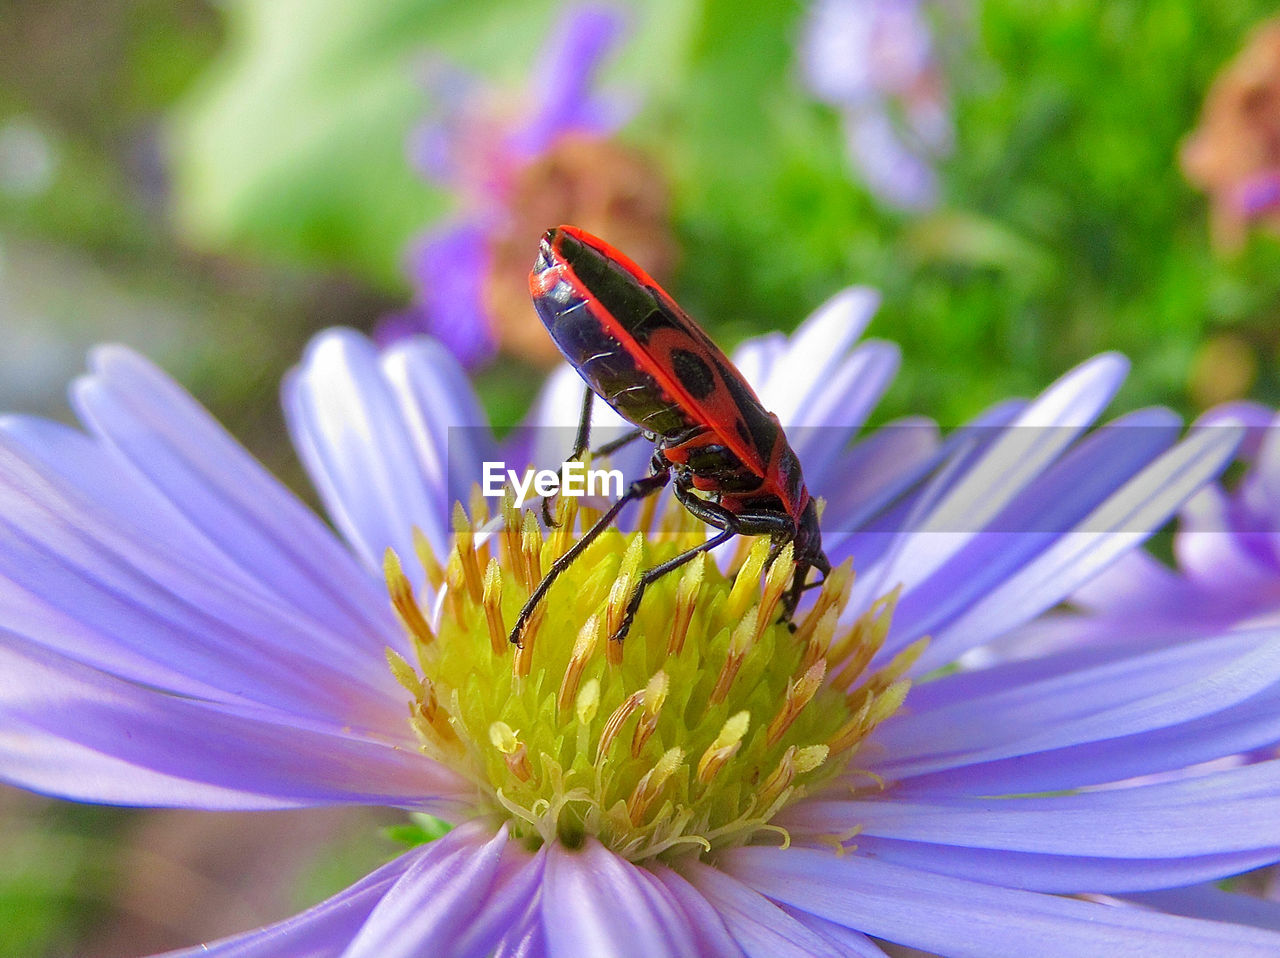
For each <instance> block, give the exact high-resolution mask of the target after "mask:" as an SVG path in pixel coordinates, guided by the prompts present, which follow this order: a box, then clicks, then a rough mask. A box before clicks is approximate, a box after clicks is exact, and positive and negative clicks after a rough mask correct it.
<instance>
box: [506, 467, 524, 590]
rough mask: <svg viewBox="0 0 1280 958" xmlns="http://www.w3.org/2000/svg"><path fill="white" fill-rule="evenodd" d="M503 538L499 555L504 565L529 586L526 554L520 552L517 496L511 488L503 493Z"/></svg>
mask: <svg viewBox="0 0 1280 958" xmlns="http://www.w3.org/2000/svg"><path fill="white" fill-rule="evenodd" d="M500 509H501V512H502V537H501V539H500V540H499V554H500V555H501V557H502V563H503V565H505V566H506V567H507V568H508V569H511V570H512V571H514V572H515V576H516V578H517V579H518V580H519V581H520V582H522V583H524V585H525V587H526V588H528V585H529V573H528V570H527V569H526V568H525V566H524V554H523V553H522V552H521V551H520V513H519V512H518V511H517V510H516V500H515V495H514V493H512V491H511V489H510V487H507V488H506V490H505V491H504V492H503V493H502V505H501V507H500Z"/></svg>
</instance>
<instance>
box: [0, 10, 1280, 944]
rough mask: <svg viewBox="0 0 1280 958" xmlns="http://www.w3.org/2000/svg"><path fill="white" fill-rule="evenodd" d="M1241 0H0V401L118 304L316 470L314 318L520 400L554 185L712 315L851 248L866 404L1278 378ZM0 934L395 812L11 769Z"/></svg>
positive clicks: (1201, 402)
mask: <svg viewBox="0 0 1280 958" xmlns="http://www.w3.org/2000/svg"><path fill="white" fill-rule="evenodd" d="M1276 12H1277V11H1276V8H1275V5H1274V4H1273V3H1264V2H1255V0H1236V2H1234V3H1230V4H1222V3H1214V2H1209V0H1182V2H1175V0H1059V2H1055V3H1047V4H1026V3H1023V2H1021V0H931V2H930V0H919V2H912V0H818V2H811V3H804V2H799V0H796V2H792V3H777V2H764V0H647V2H633V3H625V4H622V3H619V4H616V5H613V6H610V5H607V4H603V3H596V4H591V5H584V4H565V3H554V2H549V0H519V2H516V0H485V2H480V0H466V2H463V0H361V2H359V3H351V2H345V3H344V2H340V0H222V2H197V0H93V2H89V0H6V2H4V3H3V4H0V408H3V409H5V410H8V411H20V412H29V413H39V414H42V415H48V416H53V417H56V418H62V419H69V418H70V415H71V414H70V409H69V407H68V405H67V402H66V399H65V389H66V385H67V383H68V382H69V381H70V380H71V379H72V378H74V377H75V376H76V375H77V374H78V372H79V371H80V370H81V369H82V368H83V363H84V354H85V351H86V350H87V349H88V348H89V347H90V346H91V345H92V344H93V343H96V342H101V341H116V342H124V343H127V344H129V345H132V346H135V347H137V348H138V349H140V350H142V351H143V352H144V353H146V354H147V355H149V356H150V357H152V358H153V359H154V360H156V361H157V362H158V363H160V364H161V365H162V366H163V367H164V368H166V369H167V370H168V371H169V372H170V373H172V374H173V375H174V376H175V377H176V378H177V379H178V380H179V381H181V382H182V383H183V384H184V385H186V386H187V387H188V388H190V389H191V391H192V392H193V393H194V394H195V395H196V396H197V397H198V398H199V399H200V400H201V401H202V402H204V403H205V404H206V405H208V406H209V407H210V408H211V409H212V410H213V412H214V413H215V414H216V415H217V416H218V418H220V419H221V420H222V421H223V422H224V423H226V424H227V425H228V427H229V428H230V429H231V430H232V432H234V433H235V434H236V436H237V437H238V438H240V439H241V440H242V441H243V442H244V443H245V444H246V445H247V446H248V447H249V448H250V450H251V451H252V452H254V454H256V455H258V456H259V457H260V458H262V459H263V460H264V461H266V462H267V464H268V465H269V466H270V467H271V468H272V469H273V470H275V471H276V472H277V473H278V474H280V475H282V476H283V477H284V478H285V480H286V481H287V482H289V483H290V484H291V485H292V486H293V487H294V488H295V489H297V490H298V491H299V492H300V493H301V494H302V495H303V496H306V497H308V498H309V499H310V500H311V501H314V497H313V496H312V494H311V492H310V490H309V489H307V487H306V484H305V480H304V478H303V477H302V475H301V472H300V470H299V468H298V466H297V464H296V462H295V461H294V459H293V457H292V454H291V452H290V450H289V446H288V442H287V439H286V438H285V435H284V429H283V422H282V418H281V415H280V413H279V410H278V405H277V402H276V390H277V384H278V382H279V379H280V377H281V375H282V374H283V373H284V371H285V370H286V369H287V368H288V367H289V366H290V365H291V364H292V363H294V362H295V361H296V359H297V357H298V355H299V352H300V350H301V348H302V346H303V344H304V343H305V342H306V340H307V339H308V337H309V336H310V335H311V334H312V333H314V332H315V331H316V330H318V329H320V328H323V327H326V326H330V325H335V324H343V325H350V326H355V327H357V328H359V329H361V330H364V331H366V332H369V333H370V334H371V335H375V336H376V337H377V338H378V339H379V340H380V341H382V342H391V341H394V340H395V339H396V338H398V337H401V336H405V335H412V334H414V333H416V332H423V331H426V332H432V331H434V332H436V333H438V334H440V335H442V336H443V338H444V339H445V340H446V342H447V343H448V345H449V346H450V347H451V348H452V349H454V351H455V352H456V353H457V354H458V355H459V356H460V358H462V359H463V361H464V362H465V363H466V364H467V365H468V366H469V367H470V368H471V369H472V370H473V374H474V376H475V377H476V379H477V381H478V383H479V385H480V389H481V392H482V395H483V398H484V400H485V403H486V405H487V406H488V407H489V409H490V412H491V414H492V416H493V417H494V421H495V422H496V423H498V424H499V425H508V426H509V425H512V424H514V423H515V422H516V420H517V419H518V418H519V416H520V414H521V412H522V411H523V410H524V409H526V408H527V406H528V401H529V399H530V397H531V396H532V394H533V392H534V391H535V390H536V389H537V387H538V384H539V383H540V381H541V378H542V376H543V375H544V373H545V370H546V369H547V368H548V363H549V362H550V361H551V359H552V357H551V355H550V354H549V353H548V352H547V342H546V339H545V334H544V333H543V332H542V330H541V328H540V326H539V325H538V324H537V323H536V322H535V321H534V317H533V313H532V311H531V310H530V308H529V306H528V303H527V299H526V297H525V295H524V294H523V292H522V290H523V276H524V273H525V271H526V270H527V268H528V265H529V263H530V261H531V258H532V250H533V248H534V244H535V243H536V239H537V236H538V235H539V234H540V232H541V231H542V230H543V229H544V228H545V227H547V226H549V225H552V224H553V223H556V222H575V223H578V224H579V225H582V226H584V227H586V228H588V229H591V230H592V231H594V232H598V233H600V234H602V235H604V236H605V237H606V238H607V239H609V240H611V241H612V242H614V243H615V245H617V246H619V247H620V248H623V249H624V250H626V251H628V252H629V253H630V254H631V255H632V256H633V257H634V258H636V259H637V260H639V261H640V262H641V263H642V264H643V265H645V266H646V267H648V268H649V269H650V271H651V272H653V273H654V274H655V275H657V276H658V277H659V278H660V279H661V280H663V281H664V282H665V283H666V284H667V286H668V288H669V289H670V290H671V291H672V293H673V294H674V295H675V296H676V298H677V299H678V300H679V301H680V302H681V303H682V304H684V306H685V307H686V308H687V309H688V311H689V312H690V313H691V314H692V315H693V316H694V317H695V318H697V319H698V320H699V321H700V322H702V323H703V324H704V325H705V326H706V327H707V328H708V329H709V330H710V331H711V332H712V334H713V336H715V337H716V338H717V339H718V340H719V341H720V342H721V343H723V344H724V345H726V346H731V345H732V344H734V343H736V342H737V341H739V340H741V339H742V338H744V337H747V336H750V335H755V334H759V333H761V332H764V331H768V330H776V329H781V330H788V329H791V328H794V326H795V325H796V324H797V323H798V322H799V321H800V320H801V319H803V318H804V316H805V315H807V313H808V312H809V311H810V310H812V309H813V308H814V307H816V306H817V305H819V304H820V303H821V302H822V301H823V300H824V299H826V298H827V297H828V296H830V295H831V294H833V293H834V292H836V291H837V290H839V289H840V288H842V287H844V286H846V285H849V284H853V283H861V284H867V285H870V286H873V287H876V288H877V289H879V290H880V291H881V293H882V294H883V306H882V308H881V311H880V313H879V314H878V317H877V319H876V321H875V322H874V324H873V326H872V334H873V335H875V336H878V337H883V338H887V339H892V340H894V341H896V342H898V343H899V344H901V346H902V350H903V354H904V362H903V369H902V373H901V374H900V376H899V378H898V380H897V381H896V383H895V385H894V387H893V389H892V391H891V392H890V394H889V397H888V399H887V401H886V402H885V403H883V404H882V405H881V407H880V409H879V411H878V413H877V415H878V416H879V417H880V418H881V419H888V418H892V417H894V416H896V415H901V414H903V413H906V412H913V413H923V414H927V415H930V416H933V417H935V418H937V419H938V420H940V421H941V422H942V423H943V424H944V425H948V426H953V425H956V424H959V423H961V422H962V421H963V420H964V419H965V418H967V417H968V416H970V415H972V414H974V413H976V412H977V411H979V410H980V409H982V408H983V407H985V406H986V405H988V404H990V403H992V402H994V401H996V400H998V399H1002V398H1005V397H1007V396H1010V395H1014V394H1018V395H1026V394H1030V393H1033V392H1036V391H1038V390H1039V389H1041V388H1043V387H1044V386H1045V385H1047V384H1048V382H1049V381H1050V380H1051V379H1053V378H1054V377H1056V376H1057V375H1059V374H1060V373H1062V372H1063V371H1065V370H1066V369H1067V368H1069V367H1070V366H1072V365H1074V364H1075V363H1077V362H1079V361H1081V360H1082V359H1084V358H1086V357H1087V356H1089V355H1091V354H1093V353H1095V352H1098V351H1100V350H1105V349H1116V350H1120V351H1123V352H1125V353H1127V354H1128V355H1129V356H1131V357H1132V358H1133V360H1134V372H1133V375H1132V377H1131V379H1130V380H1129V382H1128V384H1127V386H1126V387H1125V391H1124V392H1123V393H1122V396H1121V403H1120V405H1121V406H1123V407H1125V408H1134V407H1137V406H1140V405H1145V404H1150V403H1160V404H1165V405H1169V406H1172V407H1174V408H1176V409H1178V410H1179V411H1180V412H1182V413H1183V414H1185V415H1186V416H1187V417H1193V416H1195V415H1196V414H1197V413H1199V412H1200V411H1202V410H1203V409H1205V408H1207V407H1208V406H1210V405H1213V404H1215V403H1218V402H1222V401H1226V400H1230V399H1235V398H1240V397H1250V398H1254V399H1258V400H1261V401H1263V402H1267V403H1269V404H1271V405H1275V404H1276V403H1277V400H1278V399H1280V374H1278V373H1277V358H1278V357H1280V322H1278V321H1277V313H1278V310H1280V242H1278V241H1277V239H1276V234H1275V230H1276V228H1277V226H1280V28H1277V27H1274V26H1269V25H1268V24H1267V22H1266V21H1267V18H1268V17H1270V16H1273V15H1275V14H1276ZM0 816H2V819H0V820H2V821H3V827H2V828H0V862H3V865H2V866H0V958H7V956H22V958H28V956H35V955H78V956H108V955H130V954H140V953H145V952H152V951H159V950H163V949H166V948H173V947H178V946H180V945H188V944H192V943H195V942H197V941H199V940H202V939H208V938H211V937H216V936H219V935H223V934H228V933H231V932H233V931H237V930H241V929H245V928H248V927H250V926H252V925H255V924H258V923H262V922H265V921H269V920H273V919H277V918H281V917H284V916H285V915H288V914H290V913H291V912H293V911H295V910H297V909H298V908H300V907H302V906H305V905H308V904H311V903H313V902H315V901H317V900H319V899H320V898H322V897H324V896H325V895H327V894H330V893H332V892H333V891H336V890H338V889H339V888H341V887H343V886H344V885H345V884H347V883H348V882H349V881H351V880H354V879H355V878H357V877H359V876H360V875H362V874H364V873H365V872H366V871H367V870H368V869H369V868H370V867H372V866H373V865H375V864H377V863H379V862H381V861H384V860H386V859H387V858H389V857H391V856H392V855H393V854H395V853H396V851H397V845H396V842H395V835H394V833H393V832H392V831H388V830H387V827H389V826H392V825H394V823H396V822H397V821H399V820H400V818H399V816H398V815H396V814H395V813H383V812H377V811H372V812H366V811H355V812H347V811H318V812H306V813H271V814H265V815H234V816H232V815H212V814H203V813H188V812H172V811H165V812H145V811H132V810H120V809H106V808H94V807H83V806H71V805H66V804H62V803H57V802H52V801H48V800H45V799H41V798H38V797H34V796H31V795H27V794H25V793H21V792H17V791H13V790H0Z"/></svg>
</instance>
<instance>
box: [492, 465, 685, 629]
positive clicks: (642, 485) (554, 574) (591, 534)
mask: <svg viewBox="0 0 1280 958" xmlns="http://www.w3.org/2000/svg"><path fill="white" fill-rule="evenodd" d="M670 478H671V470H670V469H669V468H668V469H664V470H663V471H661V472H656V471H655V472H654V473H653V474H651V475H648V476H645V477H644V478H643V479H637V480H636V481H635V482H633V483H631V488H629V489H628V490H627V491H626V492H625V493H624V494H623V496H622V498H621V499H619V500H618V501H617V502H615V503H614V504H613V505H612V506H610V507H609V510H608V511H607V512H606V513H605V514H604V515H602V516H601V517H600V519H599V520H598V521H597V522H596V524H595V525H593V526H592V527H591V528H590V529H588V530H587V531H586V532H584V533H583V534H582V538H581V539H579V540H578V541H577V542H575V543H574V544H573V547H572V548H571V549H570V550H569V551H568V552H566V553H565V554H564V555H562V556H561V557H560V558H559V559H557V560H556V561H555V562H553V563H552V565H551V568H550V569H548V570H547V574H546V575H544V576H543V577H542V581H541V582H539V583H538V587H537V588H536V589H534V590H533V594H532V595H530V596H529V601H527V602H526V603H525V604H524V608H522V609H521V610H520V615H519V616H518V617H517V618H516V624H515V627H514V628H512V630H511V641H512V642H514V643H515V644H516V645H520V639H521V636H522V635H523V634H524V629H525V626H526V625H528V624H529V616H531V615H533V610H534V609H535V608H537V606H538V603H539V602H541V601H542V599H543V597H545V596H546V594H547V590H548V589H550V588H551V586H552V584H553V583H554V582H555V581H556V579H558V578H559V577H560V573H562V572H564V570H565V569H567V568H569V566H571V565H572V564H573V562H574V560H575V559H577V558H578V556H580V555H582V553H583V552H585V551H586V549H587V547H588V546H590V545H591V543H592V542H594V541H595V540H596V538H597V537H598V536H599V535H600V533H601V532H603V531H604V530H605V528H606V527H607V526H608V525H609V524H610V523H612V522H613V520H614V519H616V518H617V517H618V513H619V512H621V511H622V509H623V507H624V506H626V505H627V503H629V502H635V501H636V500H638V499H643V498H645V497H646V496H651V495H653V494H654V493H655V492H657V491H658V490H659V489H661V488H662V487H663V486H665V485H666V484H667V482H668V481H669V480H670Z"/></svg>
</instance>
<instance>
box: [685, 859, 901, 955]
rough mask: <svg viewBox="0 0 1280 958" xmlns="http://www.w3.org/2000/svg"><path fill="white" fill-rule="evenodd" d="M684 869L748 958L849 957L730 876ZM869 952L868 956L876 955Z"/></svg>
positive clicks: (697, 865)
mask: <svg viewBox="0 0 1280 958" xmlns="http://www.w3.org/2000/svg"><path fill="white" fill-rule="evenodd" d="M684 869H685V874H686V875H687V876H688V879H689V881H690V882H692V883H693V886H694V887H695V888H697V889H698V891H700V892H701V893H702V894H703V895H705V896H706V899H707V901H708V902H710V903H711V906H712V907H713V908H715V910H716V911H717V912H718V913H719V915H720V918H721V920H722V921H723V922H724V924H725V925H726V926H727V927H728V929H729V934H731V935H732V936H733V938H734V940H735V941H736V942H737V943H738V946H739V947H740V948H741V950H742V953H743V954H745V955H747V956H748V958H844V956H845V955H846V954H848V953H847V952H845V951H844V950H843V949H840V948H837V947H835V946H834V945H833V944H831V943H830V942H828V941H825V940H823V938H822V937H820V936H819V935H817V934H815V933H814V932H812V931H810V930H809V929H808V928H806V927H805V926H804V925H803V924H801V923H800V922H799V921H797V920H796V919H795V918H792V917H791V916H790V915H788V914H787V913H786V912H785V911H783V910H782V909H781V908H779V907H778V906H777V905H775V904H774V903H773V902H771V901H770V900H769V899H767V898H765V897H764V896H763V895H761V894H760V893H759V892H757V891H754V890H753V889H751V888H750V887H748V886H747V885H745V884H743V883H742V882H740V881H739V880H738V879H736V878H734V877H733V876H732V875H727V874H725V873H724V872H722V871H720V870H719V869H718V868H712V867H711V866H709V865H704V864H702V863H701V862H698V861H692V862H689V863H688V864H687V865H685V866H684ZM868 944H870V943H868ZM871 948H872V949H873V950H870V951H868V952H867V954H869V955H875V954H876V953H877V952H876V950H874V946H871Z"/></svg>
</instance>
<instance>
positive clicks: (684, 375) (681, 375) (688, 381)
mask: <svg viewBox="0 0 1280 958" xmlns="http://www.w3.org/2000/svg"><path fill="white" fill-rule="evenodd" d="M671 367H672V369H674V370H675V374H676V378H677V379H679V380H680V384H681V385H682V386H684V388H685V389H686V390H688V393H689V395H690V396H692V397H693V398H694V399H706V398H707V397H708V396H710V395H711V394H712V393H713V392H715V388H716V380H715V376H714V375H713V374H712V372H711V367H710V366H708V365H707V364H706V363H705V362H704V361H703V360H702V357H701V356H699V355H698V354H697V353H692V352H690V351H689V350H687V349H673V350H671Z"/></svg>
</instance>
